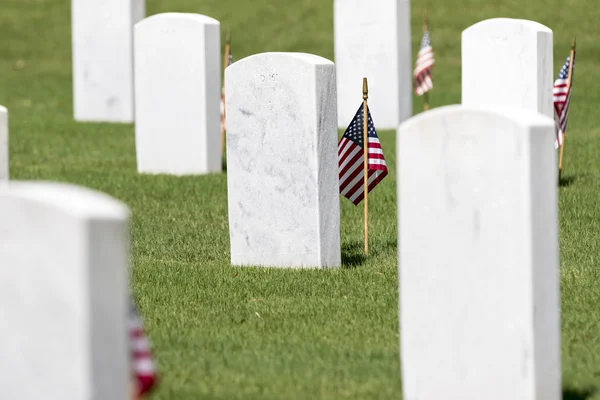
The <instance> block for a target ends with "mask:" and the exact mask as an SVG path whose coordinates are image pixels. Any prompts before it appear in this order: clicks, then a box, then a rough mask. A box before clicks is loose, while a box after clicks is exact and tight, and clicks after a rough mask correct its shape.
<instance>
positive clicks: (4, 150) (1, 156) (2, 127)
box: [0, 106, 9, 182]
mask: <svg viewBox="0 0 600 400" xmlns="http://www.w3.org/2000/svg"><path fill="white" fill-rule="evenodd" d="M8 171H9V168H8V110H7V109H6V108H5V107H3V106H0V182H3V181H7V180H8Z"/></svg>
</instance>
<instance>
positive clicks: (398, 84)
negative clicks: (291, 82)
mask: <svg viewBox="0 0 600 400" xmlns="http://www.w3.org/2000/svg"><path fill="white" fill-rule="evenodd" d="M334 37H335V64H336V68H337V71H336V73H337V93H338V96H337V101H338V127H339V128H342V129H345V128H347V127H348V124H349V123H350V121H351V120H352V118H353V117H354V114H355V113H356V103H357V102H360V100H361V95H362V92H361V89H362V79H363V77H366V78H367V79H368V81H369V108H370V109H371V112H372V113H373V118H374V119H375V120H376V121H377V128H379V129H396V128H397V127H398V125H399V124H400V123H401V122H403V121H404V120H406V119H408V118H410V116H411V115H412V93H413V92H412V90H413V86H412V69H413V65H412V64H411V41H410V1H409V0H369V2H368V5H366V3H365V2H364V1H362V0H335V1H334Z"/></svg>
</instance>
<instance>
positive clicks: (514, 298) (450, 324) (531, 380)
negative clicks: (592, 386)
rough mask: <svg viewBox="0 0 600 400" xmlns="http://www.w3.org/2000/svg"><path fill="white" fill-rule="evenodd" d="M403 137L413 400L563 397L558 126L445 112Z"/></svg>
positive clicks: (406, 364)
mask: <svg viewBox="0 0 600 400" xmlns="http://www.w3.org/2000/svg"><path fill="white" fill-rule="evenodd" d="M397 137H398V142H397V157H396V160H397V163H398V164H397V170H398V171H397V172H398V182H400V184H399V185H398V193H397V196H398V197H397V198H398V235H399V241H398V249H399V281H400V333H401V342H400V343H401V355H402V386H403V391H404V398H405V399H419V400H433V399H435V400H439V399H448V400H475V399H482V398H485V399H486V400H496V399H497V400H500V399H502V400H505V399H522V400H533V399H535V400H558V399H560V398H561V396H562V389H561V365H560V360H561V357H560V291H559V270H558V233H557V230H558V228H557V224H558V223H557V210H558V207H557V193H556V192H557V180H556V179H557V178H556V164H555V151H554V147H553V146H552V145H553V144H554V139H555V136H554V121H553V120H552V119H551V118H549V117H546V116H544V115H542V114H539V113H536V112H532V111H524V110H513V111H506V110H504V111H499V110H497V111H491V110H478V109H471V108H466V107H465V108H463V107H462V106H446V107H441V108H438V109H435V110H433V111H429V112H427V113H423V114H421V115H419V116H417V117H414V118H413V119H411V120H409V121H407V122H405V123H404V124H403V125H401V126H400V127H399V128H398V136H397Z"/></svg>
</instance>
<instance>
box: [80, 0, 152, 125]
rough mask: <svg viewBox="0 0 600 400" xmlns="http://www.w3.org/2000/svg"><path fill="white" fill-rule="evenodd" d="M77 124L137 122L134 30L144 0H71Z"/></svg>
mask: <svg viewBox="0 0 600 400" xmlns="http://www.w3.org/2000/svg"><path fill="white" fill-rule="evenodd" d="M71 5H72V7H71V22H72V42H73V43H72V44H73V103H74V104H73V108H74V110H73V111H74V115H75V120H77V121H90V122H117V123H129V122H133V120H134V97H133V26H134V24H135V23H136V22H137V21H139V20H141V19H142V18H144V15H145V0H101V1H98V0H72V2H71Z"/></svg>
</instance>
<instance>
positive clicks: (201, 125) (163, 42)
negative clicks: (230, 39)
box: [135, 13, 222, 175]
mask: <svg viewBox="0 0 600 400" xmlns="http://www.w3.org/2000/svg"><path fill="white" fill-rule="evenodd" d="M220 46H221V39H220V24H219V21H217V20H215V19H213V18H210V17H206V16H204V15H200V14H187V13H164V14H158V15H154V16H151V17H149V18H146V19H144V20H143V21H141V22H138V23H137V24H136V26H135V97H136V103H135V114H136V126H135V137H136V151H137V165H138V171H139V172H141V173H152V174H172V175H196V174H206V173H211V172H218V171H221V169H222V167H221V162H222V159H221V142H220V141H221V139H220V124H221V113H220V109H219V104H220V99H221V61H220V58H221V50H220Z"/></svg>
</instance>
